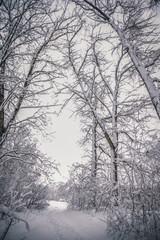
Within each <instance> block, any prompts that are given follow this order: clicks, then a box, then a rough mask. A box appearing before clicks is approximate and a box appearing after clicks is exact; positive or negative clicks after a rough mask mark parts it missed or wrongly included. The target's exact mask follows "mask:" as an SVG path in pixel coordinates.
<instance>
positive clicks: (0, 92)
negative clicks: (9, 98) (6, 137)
mask: <svg viewBox="0 0 160 240" xmlns="http://www.w3.org/2000/svg"><path fill="white" fill-rule="evenodd" d="M0 73H1V79H0V149H1V146H2V137H3V131H4V107H3V103H4V73H5V64H4V63H3V64H2V66H1V71H0Z"/></svg>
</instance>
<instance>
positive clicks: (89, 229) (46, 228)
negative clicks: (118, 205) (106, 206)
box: [6, 201, 106, 240]
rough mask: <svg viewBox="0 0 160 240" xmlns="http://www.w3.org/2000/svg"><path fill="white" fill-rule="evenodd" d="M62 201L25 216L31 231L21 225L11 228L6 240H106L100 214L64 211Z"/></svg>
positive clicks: (104, 226)
mask: <svg viewBox="0 0 160 240" xmlns="http://www.w3.org/2000/svg"><path fill="white" fill-rule="evenodd" d="M66 207H67V205H66V204H65V203H63V202H54V201H52V202H50V206H49V207H48V209H47V210H44V211H42V212H36V211H34V212H33V213H31V214H29V215H28V216H26V217H25V218H26V220H27V221H28V222H29V224H30V228H31V231H30V232H28V231H27V230H26V229H25V226H24V224H23V223H18V224H16V225H15V226H12V227H11V230H10V232H9V233H8V235H7V237H6V240H106V235H105V229H106V225H105V223H104V222H102V221H101V220H99V218H102V216H100V214H99V215H98V214H92V215H89V214H87V213H84V212H79V211H71V210H67V208H66Z"/></svg>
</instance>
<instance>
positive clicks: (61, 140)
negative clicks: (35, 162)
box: [41, 108, 83, 181]
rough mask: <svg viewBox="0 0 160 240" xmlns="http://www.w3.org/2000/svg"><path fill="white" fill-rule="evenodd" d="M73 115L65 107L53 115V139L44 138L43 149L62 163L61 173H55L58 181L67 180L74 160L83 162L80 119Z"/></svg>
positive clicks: (51, 129)
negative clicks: (80, 144)
mask: <svg viewBox="0 0 160 240" xmlns="http://www.w3.org/2000/svg"><path fill="white" fill-rule="evenodd" d="M70 116H71V111H70V110H69V109H67V108H66V109H65V110H64V111H63V113H62V114H61V115H60V116H59V117H52V123H53V126H52V127H51V128H50V131H51V132H54V134H53V135H54V138H53V139H52V140H47V141H46V140H45V139H44V140H42V143H41V150H42V151H43V152H44V153H47V155H48V156H51V157H52V158H53V159H54V160H56V161H57V162H58V163H60V164H61V167H60V168H59V169H60V172H61V176H60V174H58V173H57V174H55V180H56V181H66V179H67V178H68V176H69V175H68V169H69V166H71V165H72V164H73V163H74V162H81V161H82V155H83V149H81V148H80V146H79V144H78V141H79V140H80V137H81V136H82V135H81V132H80V121H79V120H78V119H76V120H75V119H74V117H70Z"/></svg>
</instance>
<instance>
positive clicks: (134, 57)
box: [0, 0, 160, 240]
mask: <svg viewBox="0 0 160 240" xmlns="http://www.w3.org/2000/svg"><path fill="white" fill-rule="evenodd" d="M159 66H160V1H159V0H127V1H126V0H0V229H1V227H2V226H3V231H2V233H1V230H0V234H1V235H0V239H1V240H3V239H6V240H7V234H8V232H9V229H10V227H11V226H13V225H16V224H17V222H19V221H21V222H23V223H24V224H25V226H26V229H27V230H30V226H29V224H30V223H29V222H28V221H26V220H25V219H24V218H22V217H20V216H21V213H23V212H25V211H32V210H37V211H43V210H44V209H46V208H47V207H48V200H55V201H65V202H67V204H68V209H69V210H70V211H79V212H83V211H86V212H89V211H92V212H96V213H100V212H101V213H102V212H103V214H104V216H105V217H104V222H105V224H106V236H108V237H106V240H121V239H124V240H136V239H145V240H159V239H160V134H159V132H160V69H159ZM69 105H70V106H73V109H72V114H71V115H72V117H75V118H78V119H80V123H81V129H80V131H81V133H82V138H81V139H79V144H80V146H81V147H82V148H83V150H84V156H83V158H84V159H85V161H83V163H81V162H76V160H75V163H74V164H73V165H72V166H71V168H70V172H69V179H68V180H67V181H66V182H65V183H59V184H58V185H56V183H55V179H54V174H55V173H56V172H57V171H59V163H58V162H57V161H56V160H54V156H53V159H52V158H50V157H48V156H47V155H45V154H43V153H42V152H41V150H40V149H39V147H38V142H39V139H40V138H44V139H47V138H49V137H50V135H52V133H51V132H50V128H49V126H50V122H51V119H52V118H53V116H55V115H56V116H58V115H60V114H61V113H62V112H63V111H64V109H66V108H67V107H68V106H69ZM64 124H65V119H64ZM55 131H56V129H55ZM71 134H74V133H71ZM53 135H54V133H53ZM68 138H69V136H68ZM62 150H63V146H62ZM66 161H67V159H66ZM18 214H20V215H18ZM21 239H22V238H21ZM23 239H28V238H23ZM52 239H53V238H52ZM56 239H59V240H60V239H64V240H68V238H65V237H63V238H60V237H59V238H55V240H56ZM74 239H76V240H79V239H80V238H74ZM30 240H32V239H30ZM70 240H72V239H70ZM97 240H101V239H97Z"/></svg>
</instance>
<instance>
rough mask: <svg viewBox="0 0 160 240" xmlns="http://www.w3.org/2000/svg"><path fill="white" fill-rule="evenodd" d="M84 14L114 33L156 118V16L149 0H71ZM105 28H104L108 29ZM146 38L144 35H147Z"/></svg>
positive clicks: (159, 54)
mask: <svg viewBox="0 0 160 240" xmlns="http://www.w3.org/2000/svg"><path fill="white" fill-rule="evenodd" d="M74 2H75V3H76V4H77V5H79V6H81V7H82V8H83V9H84V14H86V15H87V17H91V18H94V20H95V21H97V22H101V23H102V24H107V25H108V26H110V28H111V29H113V30H114V32H115V33H116V34H117V37H118V39H119V43H118V44H122V46H123V48H124V49H125V51H126V53H127V54H128V55H129V57H130V60H131V61H132V62H133V64H134V67H135V69H136V71H137V73H138V74H139V76H140V78H141V79H142V81H143V83H144V85H145V87H146V89H147V91H148V93H149V96H150V99H151V101H152V104H153V106H154V108H155V110H156V112H157V115H158V117H159V118H160V101H159V99H160V97H159V94H160V93H159V81H160V80H159V79H158V78H157V74H156V71H157V70H156V68H157V64H158V62H159V57H160V50H159V47H158V45H159V37H158V36H159V31H158V29H157V26H156V21H157V19H158V16H156V13H155V11H154V10H153V9H150V8H149V6H150V1H136V2H133V1H129V2H128V1H127V2H126V1H107V2H105V1H88V0H82V1H74ZM110 28H108V30H109V29H110ZM147 38H148V39H147Z"/></svg>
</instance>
